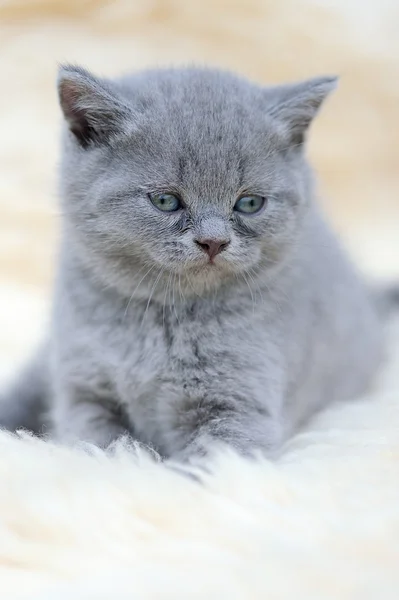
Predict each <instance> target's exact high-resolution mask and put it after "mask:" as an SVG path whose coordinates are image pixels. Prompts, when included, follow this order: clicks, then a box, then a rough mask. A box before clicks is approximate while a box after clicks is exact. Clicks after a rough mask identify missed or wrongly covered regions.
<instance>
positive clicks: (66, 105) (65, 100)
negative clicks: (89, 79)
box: [59, 81, 95, 147]
mask: <svg viewBox="0 0 399 600" xmlns="http://www.w3.org/2000/svg"><path fill="white" fill-rule="evenodd" d="M81 95H82V89H81V86H79V85H76V83H75V82H73V81H61V82H60V84H59V97H60V105H61V109H62V112H63V113H64V116H65V119H66V120H67V122H68V125H69V129H70V131H71V132H72V133H73V134H74V136H75V137H76V138H77V140H78V142H79V143H80V144H81V145H82V146H83V147H87V146H88V145H89V142H90V140H91V139H93V136H94V133H95V132H94V130H93V128H92V126H91V125H90V123H89V120H88V115H87V113H86V111H85V110H84V109H83V108H79V99H80V96H81Z"/></svg>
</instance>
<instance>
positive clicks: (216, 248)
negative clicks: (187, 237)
mask: <svg viewBox="0 0 399 600" xmlns="http://www.w3.org/2000/svg"><path fill="white" fill-rule="evenodd" d="M195 243H196V244H197V246H199V247H200V248H201V250H203V251H204V252H206V253H207V254H208V256H209V258H210V259H211V260H212V259H213V258H215V256H216V255H217V254H220V252H222V251H223V250H225V248H227V246H228V245H229V244H230V240H226V239H224V240H218V239H205V240H203V239H200V240H195Z"/></svg>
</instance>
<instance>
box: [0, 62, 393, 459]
mask: <svg viewBox="0 0 399 600" xmlns="http://www.w3.org/2000/svg"><path fill="white" fill-rule="evenodd" d="M335 84H336V80H335V78H332V77H321V78H317V79H312V80H310V81H305V82H303V83H298V84H292V85H285V86H279V87H270V88H264V87H261V86H258V85H255V84H253V83H249V82H248V81H246V80H244V79H241V78H239V77H237V76H234V75H232V74H230V73H226V72H222V71H218V70H211V69H200V68H187V69H175V70H173V69H170V70H150V71H146V72H143V73H139V74H135V75H132V76H129V77H125V78H122V79H119V80H117V81H109V80H105V79H99V78H97V77H94V76H93V75H91V74H90V73H89V72H87V71H86V70H84V69H82V68H80V67H74V66H65V67H62V68H61V70H60V74H59V82H58V89H59V97H60V104H61V108H62V111H63V114H64V117H65V123H66V127H65V131H64V136H63V156H62V167H61V187H60V189H61V204H62V212H63V220H62V239H61V248H60V254H59V261H58V274H57V278H56V284H55V296H54V304H53V306H54V310H53V315H52V325H51V329H50V335H49V339H48V341H47V342H46V343H45V344H43V347H42V349H41V351H40V353H39V354H38V355H37V356H36V359H35V361H34V363H32V364H31V365H30V366H29V367H28V368H27V371H26V373H25V375H24V376H22V377H21V378H20V379H19V380H18V381H17V382H16V384H15V386H14V387H13V388H12V389H11V390H10V392H9V394H8V396H7V397H6V398H4V402H3V405H2V406H3V414H2V417H1V421H2V423H3V424H4V425H5V426H7V427H9V428H11V429H15V428H17V427H19V426H25V427H28V428H31V429H33V430H36V431H38V430H39V431H40V427H41V422H42V421H41V419H42V417H43V415H42V413H41V411H42V410H43V409H44V407H45V406H46V403H48V406H49V410H50V418H51V426H52V430H53V433H54V435H55V436H56V438H57V439H60V440H62V441H67V442H71V441H74V440H87V441H90V442H93V443H95V444H98V445H100V446H107V445H108V444H109V443H110V442H112V441H113V440H115V439H116V438H117V437H118V436H120V435H121V434H123V433H125V432H129V433H130V434H131V435H132V436H133V437H134V438H135V439H137V440H139V441H141V442H143V443H145V444H149V445H151V446H152V447H154V448H155V449H157V450H158V451H159V452H160V453H161V454H162V455H163V456H166V457H173V458H177V459H189V458H191V457H193V456H198V455H202V454H204V453H206V452H207V451H208V449H209V448H210V447H211V444H212V443H214V442H223V443H227V444H228V445H230V446H231V447H233V448H235V449H236V450H237V451H239V452H242V453H244V454H248V453H252V452H253V451H254V450H261V451H266V452H269V453H270V452H272V451H273V450H274V449H276V448H278V447H279V445H280V444H281V443H282V442H283V441H284V440H285V439H286V438H287V436H289V435H291V434H292V432H293V431H294V430H295V429H296V428H298V427H299V426H300V425H301V424H302V423H303V422H304V421H305V420H306V419H307V418H308V417H309V416H310V415H312V413H314V412H315V411H317V410H319V409H320V408H322V407H323V406H326V405H327V404H329V403H330V402H332V401H334V400H336V399H345V398H349V397H352V396H355V395H357V394H359V393H361V392H362V391H363V390H365V388H366V386H367V385H368V384H369V382H370V379H371V377H372V376H373V374H374V373H375V371H376V368H377V366H378V364H379V362H380V357H381V352H382V326H381V319H380V316H379V315H378V314H377V306H376V304H375V303H374V302H373V301H372V294H371V293H370V292H369V290H368V289H367V288H366V286H365V285H364V284H363V283H362V281H360V279H359V278H358V275H357V273H356V272H355V270H354V269H353V268H352V266H351V265H350V263H349V261H348V260H347V258H346V256H345V255H344V254H343V253H342V251H341V248H340V246H339V244H338V243H337V240H336V238H335V236H334V235H333V234H332V233H331V231H330V228H329V227H328V225H327V224H326V223H325V221H324V219H323V217H322V216H321V214H320V210H319V208H318V207H317V205H316V204H315V202H314V191H313V179H312V173H311V170H310V167H309V165H308V163H307V160H306V157H305V152H304V146H305V138H306V135H307V130H308V127H309V125H310V123H311V121H312V119H313V118H314V116H315V114H316V113H317V111H318V109H319V107H320V105H321V104H322V102H323V100H324V99H325V97H326V96H327V95H328V93H329V92H330V91H331V90H332V89H333V88H334V87H335Z"/></svg>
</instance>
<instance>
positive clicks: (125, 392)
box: [115, 306, 263, 416]
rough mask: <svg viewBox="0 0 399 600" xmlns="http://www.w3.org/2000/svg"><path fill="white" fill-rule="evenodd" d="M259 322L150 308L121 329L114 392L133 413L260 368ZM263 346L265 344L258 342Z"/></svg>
mask: <svg viewBox="0 0 399 600" xmlns="http://www.w3.org/2000/svg"><path fill="white" fill-rule="evenodd" d="M259 344H262V341H261V340H260V339H259V326H258V327H257V326H256V324H254V323H251V321H249V322H248V323H246V324H245V326H242V325H241V327H238V326H237V324H234V322H231V321H230V320H229V319H228V318H227V319H226V318H224V317H223V316H222V315H220V314H215V313H214V314H212V313H210V312H209V311H206V312H203V311H184V312H179V311H178V310H175V309H173V308H163V307H162V308H161V307H159V308H157V307H156V306H155V307H150V309H148V310H147V312H146V314H145V316H144V317H141V318H137V319H134V320H132V322H131V323H130V324H129V327H128V328H126V327H125V328H124V330H123V331H122V332H121V340H120V343H118V344H117V347H118V349H119V352H118V354H119V356H118V358H117V359H116V360H115V366H116V369H117V372H118V375H117V384H118V391H119V393H120V395H121V398H122V399H123V401H124V403H125V404H126V405H129V406H130V407H132V408H133V410H134V411H135V413H136V416H137V410H138V408H139V407H140V406H145V407H146V408H145V410H146V411H148V410H150V408H149V407H150V406H152V407H154V406H155V405H156V404H157V403H158V402H167V401H168V396H170V397H171V398H172V397H173V398H176V399H177V398H181V397H183V396H193V395H201V394H202V393H203V394H207V393H209V392H211V391H212V390H216V389H218V388H221V387H223V385H225V381H226V380H227V379H228V380H229V381H230V382H232V381H233V380H236V384H237V385H239V382H240V378H242V372H243V369H244V370H247V373H249V372H253V371H254V370H256V369H257V370H258V372H261V370H260V368H261V364H255V363H261V362H262V360H263V359H262V354H261V353H260V352H259V348H258V351H257V352H255V351H254V348H255V349H256V346H257V345H259ZM262 345H263V344H262Z"/></svg>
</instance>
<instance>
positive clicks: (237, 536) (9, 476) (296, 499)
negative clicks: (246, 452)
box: [0, 323, 399, 600]
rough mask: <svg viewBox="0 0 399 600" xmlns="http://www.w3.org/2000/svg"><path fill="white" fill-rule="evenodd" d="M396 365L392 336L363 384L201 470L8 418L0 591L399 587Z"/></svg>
mask: <svg viewBox="0 0 399 600" xmlns="http://www.w3.org/2000/svg"><path fill="white" fill-rule="evenodd" d="M395 329H396V335H395V331H394V330H393V329H392V331H391V335H392V337H393V338H396V339H399V337H398V336H399V323H398V324H397V326H396V327H395ZM396 346H397V345H396ZM398 369H399V348H398V347H396V348H395V347H394V348H393V349H392V356H391V360H390V364H389V365H388V366H387V368H386V371H385V373H383V375H382V377H381V381H379V382H378V389H376V391H375V392H374V393H373V394H371V395H370V397H368V398H364V399H361V400H359V401H357V402H354V403H351V404H345V405H340V406H335V407H332V408H331V409H330V410H329V411H327V412H326V413H324V414H323V415H320V416H319V417H318V418H317V419H316V420H315V421H314V423H312V425H311V426H309V427H308V429H307V430H306V432H303V433H302V434H300V435H298V436H297V437H296V438H295V439H294V440H292V441H291V442H290V443H289V444H288V445H287V447H286V448H285V449H284V451H283V453H282V455H281V457H280V458H279V460H278V461H277V462H275V463H270V462H267V461H262V460H259V461H258V462H246V461H243V460H241V459H239V458H238V457H236V456H233V455H222V456H220V457H219V458H218V459H215V461H214V463H213V464H212V473H211V474H209V475H206V476H203V484H202V485H200V484H198V483H196V482H194V481H192V480H191V479H189V478H187V477H185V476H182V475H179V474H177V473H175V472H173V471H172V470H170V469H168V468H167V467H166V466H164V465H163V464H161V463H158V462H156V461H155V460H153V459H151V457H149V456H147V455H145V454H142V453H139V454H138V455H137V454H134V453H133V452H132V451H129V449H126V448H123V447H122V446H121V447H119V448H118V449H117V450H116V451H115V453H114V454H113V455H112V456H110V455H108V456H107V455H106V454H105V453H103V452H101V451H98V450H94V449H90V448H89V449H84V448H80V449H78V448H75V449H66V448H62V447H57V446H56V445H53V444H50V443H45V442H41V441H37V440H34V439H32V438H29V437H24V438H22V439H18V438H17V437H15V436H12V435H9V434H6V433H1V434H0V597H1V598H2V599H4V600H14V599H25V598H29V599H37V600H39V599H40V600H55V599H56V600H64V599H65V600H71V599H72V598H73V600H111V599H112V600H113V599H117V600H125V599H126V600H128V599H129V600H130V599H132V600H133V599H134V600H136V599H140V600H147V599H148V600H149V599H151V600H152V599H159V600H164V599H165V600H166V599H168V600H177V599H180V598H181V599H187V598H201V599H209V600H211V599H213V598H215V599H218V600H219V599H220V598H222V597H224V598H228V599H229V600H236V599H237V600H239V599H240V600H241V599H242V600H248V599H252V598H253V599H257V598H259V599H266V598H267V599H293V598H295V599H296V600H299V599H304V600H305V599H306V600H313V599H314V600H316V599H317V600H321V599H330V598H331V599H340V600H345V599H351V600H353V599H357V598H359V599H361V600H366V599H374V598H375V599H377V598H378V599H380V598H383V599H384V600H389V599H390V598H392V599H397V598H398V597H399V568H398V566H399V393H398V382H397V373H398Z"/></svg>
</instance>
